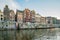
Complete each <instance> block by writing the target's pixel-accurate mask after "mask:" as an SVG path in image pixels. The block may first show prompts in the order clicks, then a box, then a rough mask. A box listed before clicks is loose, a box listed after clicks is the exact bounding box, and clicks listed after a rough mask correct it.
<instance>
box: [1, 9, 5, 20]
mask: <svg viewBox="0 0 60 40" xmlns="http://www.w3.org/2000/svg"><path fill="white" fill-rule="evenodd" d="M2 20H4V15H3V12H2V11H1V10H0V21H2Z"/></svg>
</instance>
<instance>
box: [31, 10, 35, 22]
mask: <svg viewBox="0 0 60 40" xmlns="http://www.w3.org/2000/svg"><path fill="white" fill-rule="evenodd" d="M31 22H32V23H35V11H34V10H32V11H31Z"/></svg>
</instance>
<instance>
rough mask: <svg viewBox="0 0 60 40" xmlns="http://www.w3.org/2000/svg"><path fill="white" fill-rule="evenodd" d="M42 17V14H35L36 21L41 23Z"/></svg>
mask: <svg viewBox="0 0 60 40" xmlns="http://www.w3.org/2000/svg"><path fill="white" fill-rule="evenodd" d="M40 17H41V15H39V14H35V22H36V23H40Z"/></svg>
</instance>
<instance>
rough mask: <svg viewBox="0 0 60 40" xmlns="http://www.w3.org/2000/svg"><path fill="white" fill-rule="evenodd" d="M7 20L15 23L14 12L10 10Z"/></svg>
mask: <svg viewBox="0 0 60 40" xmlns="http://www.w3.org/2000/svg"><path fill="white" fill-rule="evenodd" d="M9 19H10V21H15V12H14V11H13V10H10V15H9Z"/></svg>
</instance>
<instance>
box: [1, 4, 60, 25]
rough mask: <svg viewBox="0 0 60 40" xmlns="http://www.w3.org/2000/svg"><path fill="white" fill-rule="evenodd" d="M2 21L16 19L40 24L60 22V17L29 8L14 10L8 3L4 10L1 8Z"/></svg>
mask: <svg viewBox="0 0 60 40" xmlns="http://www.w3.org/2000/svg"><path fill="white" fill-rule="evenodd" d="M0 21H16V22H22V23H26V22H30V23H40V24H60V19H57V18H56V17H51V16H49V17H44V16H41V15H40V14H39V13H36V12H35V11H34V10H29V9H28V8H26V9H24V10H18V9H17V10H16V12H14V10H11V9H9V7H8V5H5V7H4V9H3V12H2V11H1V10H0Z"/></svg>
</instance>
